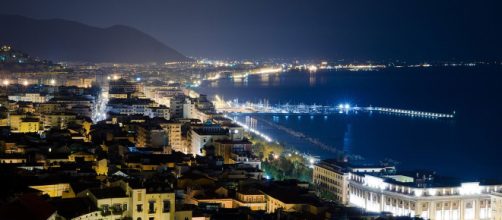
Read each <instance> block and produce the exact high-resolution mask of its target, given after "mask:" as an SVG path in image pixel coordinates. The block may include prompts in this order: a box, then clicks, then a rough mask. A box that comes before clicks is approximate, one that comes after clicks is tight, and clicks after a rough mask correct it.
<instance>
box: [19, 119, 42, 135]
mask: <svg viewBox="0 0 502 220" xmlns="http://www.w3.org/2000/svg"><path fill="white" fill-rule="evenodd" d="M17 131H18V132H20V133H33V132H38V131H40V120H39V119H38V118H23V119H21V123H20V124H19V129H18V130H17Z"/></svg>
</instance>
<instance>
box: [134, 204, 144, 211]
mask: <svg viewBox="0 0 502 220" xmlns="http://www.w3.org/2000/svg"><path fill="white" fill-rule="evenodd" d="M136 211H138V212H143V205H141V204H140V205H136Z"/></svg>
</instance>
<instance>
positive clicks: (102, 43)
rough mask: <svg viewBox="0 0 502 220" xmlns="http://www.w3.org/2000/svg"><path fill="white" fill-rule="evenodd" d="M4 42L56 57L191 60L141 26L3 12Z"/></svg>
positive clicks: (0, 22)
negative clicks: (92, 23)
mask: <svg viewBox="0 0 502 220" xmlns="http://www.w3.org/2000/svg"><path fill="white" fill-rule="evenodd" d="M0 44H9V45H12V46H13V47H15V48H18V49H20V50H22V51H25V52H26V53H29V54H30V55H32V56H36V57H41V58H43V59H50V60H53V61H82V62H103V63H104V62H112V63H147V62H157V63H163V62H170V61H188V60H190V59H189V58H187V57H185V56H184V55H182V54H181V53H179V52H178V51H176V50H175V49H173V48H171V47H169V46H166V45H165V44H163V43H162V42H160V41H158V40H156V39H155V38H153V37H152V36H149V35H147V34H145V33H143V32H141V31H139V30H137V29H134V28H131V27H128V26H122V25H115V26H111V27H108V28H98V27H92V26H89V25H85V24H82V23H78V22H74V21H68V20H62V19H50V20H39V19H32V18H28V17H24V16H18V15H0Z"/></svg>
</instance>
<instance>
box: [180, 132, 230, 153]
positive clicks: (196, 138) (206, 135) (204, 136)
mask: <svg viewBox="0 0 502 220" xmlns="http://www.w3.org/2000/svg"><path fill="white" fill-rule="evenodd" d="M189 134H190V140H191V149H189V150H190V151H189V152H187V153H189V154H193V155H201V154H202V152H201V149H202V148H203V147H204V146H205V145H206V144H208V143H213V142H214V141H216V140H222V139H226V138H228V130H227V129H224V128H222V127H220V126H217V125H211V124H206V125H204V126H202V127H200V128H193V129H192V131H191V132H190V133H189Z"/></svg>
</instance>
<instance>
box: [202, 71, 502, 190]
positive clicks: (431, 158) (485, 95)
mask: <svg viewBox="0 0 502 220" xmlns="http://www.w3.org/2000/svg"><path fill="white" fill-rule="evenodd" d="M197 91H198V92H199V93H203V94H207V95H208V96H209V97H214V96H215V95H218V96H220V97H223V98H224V99H225V100H235V101H239V102H248V101H249V102H262V103H269V104H270V105H273V104H278V103H281V104H285V103H290V104H301V103H303V104H318V105H339V104H341V103H343V104H349V105H351V106H356V105H357V106H360V107H366V106H379V107H389V108H399V109H409V110H419V111H427V112H437V113H449V114H453V113H454V114H455V117H454V118H453V119H431V118H422V117H409V116H403V115H391V114H382V113H375V112H372V113H369V112H357V113H356V112H350V113H345V112H343V113H340V114H330V115H307V114H304V115H294V114H292V115H284V114H238V115H234V116H233V117H235V118H236V119H237V120H239V121H242V122H243V123H245V121H246V120H247V121H250V119H251V120H252V121H254V123H255V124H253V126H256V128H257V129H258V130H260V131H261V132H263V133H265V134H267V135H268V136H270V137H271V138H272V139H273V140H274V141H278V142H280V143H282V144H284V145H286V146H287V147H289V148H292V149H295V150H297V151H299V152H302V153H306V154H311V155H314V156H318V157H320V158H321V159H328V158H334V157H336V156H337V155H336V152H340V151H343V152H344V153H346V154H347V155H353V157H352V158H351V160H354V161H355V162H357V163H368V164H375V163H380V162H381V161H393V162H395V163H396V164H397V167H398V169H399V170H406V171H412V170H428V171H434V172H436V173H437V174H439V175H445V176H453V177H457V178H459V179H461V180H464V181H479V180H486V179H496V180H502V66H500V65H481V66H480V65H478V66H455V67H453V66H441V67H428V68H424V67H420V68H418V67H403V68H385V69H378V70H374V71H350V70H321V71H316V72H308V71H298V70H292V71H287V72H281V73H275V74H265V75H249V76H248V77H246V78H241V79H233V78H222V79H218V80H215V81H205V82H203V83H202V85H201V86H200V87H199V88H197ZM298 134H301V135H300V136H301V137H298V136H299V135H298Z"/></svg>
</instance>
